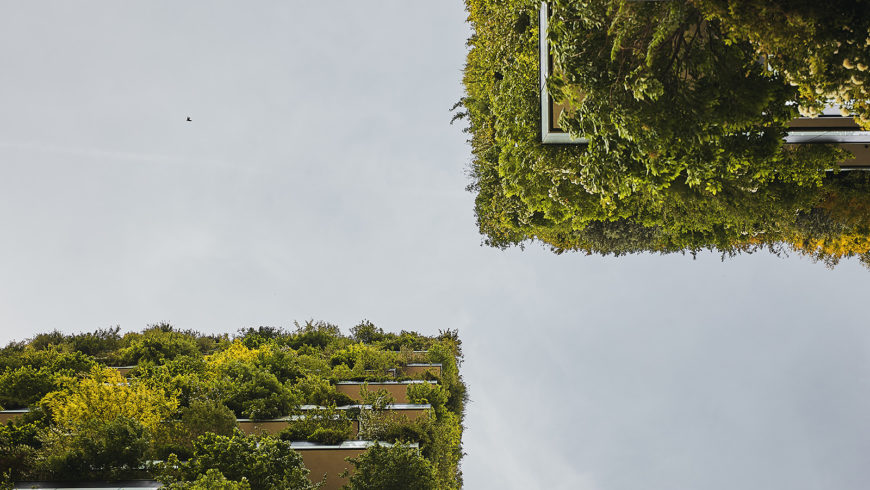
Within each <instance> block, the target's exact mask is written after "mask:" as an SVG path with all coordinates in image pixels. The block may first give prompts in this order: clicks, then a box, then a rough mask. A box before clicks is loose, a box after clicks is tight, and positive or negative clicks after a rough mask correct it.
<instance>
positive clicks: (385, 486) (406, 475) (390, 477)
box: [343, 444, 438, 490]
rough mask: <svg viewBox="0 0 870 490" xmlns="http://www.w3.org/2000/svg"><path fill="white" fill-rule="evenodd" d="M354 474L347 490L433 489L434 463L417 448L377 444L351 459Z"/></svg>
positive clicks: (434, 481) (435, 486)
mask: <svg viewBox="0 0 870 490" xmlns="http://www.w3.org/2000/svg"><path fill="white" fill-rule="evenodd" d="M348 461H350V463H351V464H353V466H354V468H355V471H354V473H353V474H352V475H350V479H349V481H348V484H347V485H345V486H344V487H343V488H345V489H348V490H406V489H409V488H413V489H415V490H434V489H436V488H438V486H437V485H436V479H435V472H434V470H433V469H432V464H431V463H429V461H427V460H426V458H424V457H423V456H422V455H421V454H420V451H418V450H417V449H414V448H411V447H408V446H404V445H401V444H395V445H392V446H384V445H380V444H375V445H373V446H372V447H370V448H369V449H368V450H367V451H366V452H364V453H362V454H360V455H359V456H357V457H356V458H348Z"/></svg>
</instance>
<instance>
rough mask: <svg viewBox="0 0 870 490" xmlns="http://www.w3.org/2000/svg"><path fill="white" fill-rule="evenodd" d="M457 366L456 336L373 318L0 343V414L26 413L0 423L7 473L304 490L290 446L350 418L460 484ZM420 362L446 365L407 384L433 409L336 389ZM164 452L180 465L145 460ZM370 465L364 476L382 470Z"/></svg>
mask: <svg viewBox="0 0 870 490" xmlns="http://www.w3.org/2000/svg"><path fill="white" fill-rule="evenodd" d="M79 349H82V350H79ZM461 360H462V351H461V343H460V341H459V339H458V338H457V335H456V332H454V331H445V332H442V333H441V334H440V335H439V336H437V337H427V336H423V335H420V334H417V333H415V332H405V331H403V332H401V333H400V334H392V333H385V332H383V331H382V330H381V329H379V328H377V327H375V326H374V325H372V324H371V323H369V322H363V323H361V324H360V325H358V326H356V327H354V328H353V329H352V330H351V335H349V336H347V335H343V334H342V333H341V331H340V330H339V329H338V327H336V326H334V325H330V324H327V323H322V322H308V323H306V324H304V325H297V326H296V328H295V330H292V331H288V330H284V329H281V328H275V327H258V328H248V329H243V330H240V331H239V332H238V333H237V334H236V335H234V336H230V335H201V334H199V333H197V332H193V331H184V330H178V329H175V328H173V327H172V326H170V325H168V324H158V325H154V326H151V327H149V328H147V329H145V330H144V331H143V332H138V333H137V332H134V333H127V334H121V333H120V330H119V329H117V328H114V329H106V330H98V331H96V332H93V333H87V334H76V335H64V334H61V333H59V332H52V333H49V334H41V335H37V336H36V337H34V338H32V339H30V340H29V341H24V342H13V343H10V344H9V345H7V346H6V347H4V348H2V349H0V409H5V410H9V409H29V411H28V412H27V413H26V414H24V415H23V416H20V417H18V418H16V419H15V420H13V421H11V422H9V423H8V424H7V425H0V476H2V475H6V477H7V478H10V479H13V480H89V479H118V478H130V477H147V476H149V475H150V476H159V477H160V478H161V481H164V482H165V483H166V484H167V485H170V488H253V489H258V488H308V487H309V486H310V485H311V483H310V482H309V480H308V477H307V476H306V475H307V472H308V470H307V469H306V468H305V467H304V466H303V465H302V462H301V459H300V456H299V455H298V454H297V453H295V452H294V451H293V449H292V448H291V442H292V441H309V442H316V443H320V444H338V443H339V442H341V441H343V440H347V439H351V438H353V437H356V434H354V433H353V432H352V430H351V427H352V423H354V421H358V420H370V421H372V422H371V423H368V424H365V426H364V430H362V429H363V426H360V428H361V430H360V436H368V437H370V438H371V439H372V440H378V441H382V442H385V443H395V442H402V443H417V444H418V445H419V453H415V454H420V455H422V456H420V457H423V458H425V461H426V465H425V467H426V468H428V469H427V473H426V475H427V476H426V478H429V476H431V478H432V479H434V480H433V481H434V482H435V485H436V488H459V486H460V485H461V472H460V470H459V459H460V458H461V456H462V449H461V445H460V438H461V434H462V414H463V412H464V403H465V399H466V392H465V385H464V384H463V382H462V379H461V377H460V376H459V371H458V364H459V363H460V362H461ZM411 362H428V363H440V364H441V365H442V368H441V371H440V373H441V374H440V375H436V374H432V373H425V376H426V377H427V379H430V380H435V381H437V384H434V385H432V386H431V387H430V385H429V384H428V383H424V384H419V383H418V384H409V386H410V387H411V388H410V389H409V393H408V396H409V399H410V400H413V401H414V402H418V403H429V404H431V405H432V409H431V415H430V416H428V417H420V418H419V419H417V420H414V421H409V420H407V419H406V418H403V417H398V416H396V415H395V414H390V415H389V416H387V415H385V414H387V413H388V410H387V407H386V405H387V404H388V403H390V402H391V399H390V398H389V397H387V396H385V395H384V394H383V393H380V392H377V391H372V392H370V393H369V392H364V393H363V395H364V396H365V397H366V398H365V399H364V401H366V402H367V403H370V404H372V403H373V402H374V403H373V406H371V407H368V406H363V407H359V406H357V405H354V403H355V402H354V401H353V400H352V399H351V398H350V397H348V396H347V395H345V394H342V393H339V392H338V391H337V389H336V387H335V383H336V382H337V381H367V382H375V381H387V380H389V381H396V380H403V379H408V377H407V376H405V375H403V374H402V367H403V366H405V365H406V364H408V363H411ZM113 366H114V367H113ZM118 366H125V368H124V369H125V370H127V369H129V370H130V372H129V373H126V375H124V374H122V372H121V370H120V369H119V368H118ZM396 368H398V370H397V369H396ZM363 386H365V385H363ZM420 386H422V387H423V388H420ZM303 405H305V406H307V408H305V411H303V410H302V406H303ZM314 405H316V406H319V407H320V408H312V407H311V406H314ZM348 405H354V406H353V407H348ZM339 407H341V409H339ZM276 417H286V418H287V419H286V420H287V424H288V425H287V428H286V429H285V430H284V431H283V432H281V433H279V434H276V435H275V436H268V435H260V436H250V435H245V434H243V433H242V432H240V431H239V429H238V428H237V419H242V418H244V419H254V420H257V419H272V418H276ZM160 460H162V461H171V462H173V463H171V464H164V465H161V466H159V467H154V466H153V465H151V464H150V463H148V462H150V461H160ZM363 461H367V460H366V459H365V458H364V459H363ZM372 464H373V463H367V465H368V466H365V468H368V469H367V471H377V468H376V467H373V466H372ZM430 473H431V475H430ZM426 481H427V482H428V481H429V480H428V479H427V480H426ZM426 484H427V485H428V483H426ZM421 488H423V487H421Z"/></svg>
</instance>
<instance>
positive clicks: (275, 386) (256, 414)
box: [222, 363, 300, 419]
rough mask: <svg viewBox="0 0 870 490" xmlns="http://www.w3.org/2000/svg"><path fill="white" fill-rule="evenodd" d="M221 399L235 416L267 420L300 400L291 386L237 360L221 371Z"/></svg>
mask: <svg viewBox="0 0 870 490" xmlns="http://www.w3.org/2000/svg"><path fill="white" fill-rule="evenodd" d="M224 376H225V378H224V379H223V380H222V381H223V384H222V388H223V390H224V392H225V393H226V397H225V399H224V402H225V403H226V405H227V406H228V407H230V409H231V410H232V411H233V412H235V413H236V414H237V415H238V416H239V417H246V418H251V419H269V418H275V417H280V416H283V415H286V414H288V413H289V412H290V410H291V408H292V407H293V406H294V405H296V404H298V403H299V402H300V398H299V396H298V393H296V392H295V390H293V388H292V386H289V385H287V384H284V383H281V381H279V380H278V377H277V376H275V375H274V374H272V373H271V372H269V371H268V370H266V369H264V368H261V367H259V366H256V365H254V364H247V363H238V364H234V365H232V366H229V367H228V368H227V369H226V370H225V372H224Z"/></svg>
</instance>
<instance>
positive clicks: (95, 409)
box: [43, 366, 178, 430]
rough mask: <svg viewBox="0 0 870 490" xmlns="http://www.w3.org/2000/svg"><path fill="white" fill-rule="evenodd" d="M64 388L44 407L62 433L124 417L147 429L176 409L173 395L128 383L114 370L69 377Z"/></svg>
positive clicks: (49, 397) (107, 369) (155, 426)
mask: <svg viewBox="0 0 870 490" xmlns="http://www.w3.org/2000/svg"><path fill="white" fill-rule="evenodd" d="M65 385H66V386H65V388H64V389H62V390H60V391H56V392H52V393H50V394H48V395H47V396H46V397H45V398H44V399H43V403H44V405H45V406H46V407H47V408H48V409H49V410H50V412H51V414H52V418H53V421H54V423H55V424H56V425H57V427H58V428H60V429H62V430H75V429H77V428H79V427H80V426H88V425H89V424H91V423H92V422H111V421H113V420H115V419H117V418H119V417H126V418H128V419H130V420H135V421H136V422H138V423H140V424H142V426H143V427H145V428H146V429H148V430H153V429H156V428H157V426H158V425H159V424H160V423H161V422H162V421H163V420H165V419H166V418H168V417H169V415H170V414H172V413H173V412H174V411H175V409H176V408H177V407H178V400H177V399H176V398H175V396H174V395H175V394H173V393H165V392H164V391H162V390H160V389H159V388H155V387H150V386H147V385H146V384H144V383H141V382H139V381H137V380H130V381H128V380H127V379H125V378H124V377H123V376H121V374H119V373H118V371H117V370H115V369H111V368H106V367H99V366H95V367H94V368H92V369H91V371H90V373H89V376H88V377H86V378H70V379H67V380H66V382H65Z"/></svg>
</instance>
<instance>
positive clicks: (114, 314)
mask: <svg viewBox="0 0 870 490" xmlns="http://www.w3.org/2000/svg"><path fill="white" fill-rule="evenodd" d="M2 6H3V8H2V13H3V15H0V227H2V233H0V325H2V331H0V343H2V344H5V343H6V342H8V341H10V340H13V339H17V340H20V339H24V338H27V337H29V336H32V335H33V334H35V333H38V332H44V331H50V330H53V329H59V330H62V331H64V332H79V331H85V330H93V329H95V328H99V327H107V326H112V325H120V326H121V327H122V328H123V329H124V330H140V329H142V328H143V327H145V326H146V325H147V324H150V323H156V322H162V321H167V322H170V323H172V324H174V325H176V326H177V327H180V328H192V329H197V330H200V331H203V332H233V331H235V330H236V329H238V328H240V327H246V326H257V325H274V326H285V327H292V322H293V320H299V321H304V320H307V319H319V320H325V321H329V322H332V323H335V324H338V325H339V326H341V327H342V328H343V329H344V330H345V331H347V329H349V328H350V327H352V326H353V325H354V324H356V323H357V322H358V321H360V320H361V319H364V318H365V319H369V320H371V321H373V322H374V323H376V324H377V325H378V326H380V327H382V328H384V329H385V330H390V331H398V330H401V329H410V330H417V331H420V332H423V333H427V334H435V333H437V332H438V330H439V329H447V328H458V329H459V331H460V335H461V338H462V340H463V342H464V344H463V345H464V351H465V356H466V362H465V363H464V365H463V371H462V372H463V375H464V378H465V381H466V382H467V383H468V384H469V389H470V395H471V402H470V403H469V405H468V411H467V416H466V426H467V429H466V431H465V434H464V447H465V450H466V452H467V456H466V457H465V459H464V460H463V472H464V475H465V484H466V488H469V489H487V488H506V489H529V488H548V489H579V490H638V489H645V490H673V489H690V490H696V489H705V490H706V489H711V490H719V489H721V490H733V489H741V490H752V489H758V490H770V489H789V490H804V489H819V490H830V489H838V490H840V489H847V490H848V489H864V488H866V487H867V481H870V465H868V456H870V415H868V414H870V328H868V321H867V300H868V286H867V285H868V281H870V271H867V270H866V269H864V268H862V267H861V266H860V265H859V264H858V263H857V262H846V263H843V264H842V265H840V266H839V267H837V268H836V269H835V270H833V271H831V270H827V269H825V267H824V266H823V265H821V264H814V263H812V262H811V261H809V260H807V259H803V258H800V257H790V258H777V257H773V256H770V255H767V254H756V255H752V256H742V257H737V258H735V259H730V260H726V261H724V262H722V261H720V259H719V257H718V255H715V254H702V255H701V256H699V258H698V259H697V260H693V259H692V258H691V257H690V256H679V255H674V256H656V255H641V256H633V257H623V258H601V257H587V256H584V255H581V254H564V255H560V256H556V255H553V254H551V253H550V252H549V251H547V250H546V249H544V248H542V247H539V246H537V245H532V246H530V247H528V248H527V249H526V250H525V251H522V250H517V249H514V250H509V251H499V250H496V249H490V248H486V247H481V246H480V242H481V237H480V236H479V235H478V232H477V229H476V227H475V224H474V216H473V212H472V205H473V195H472V194H470V193H467V192H465V191H464V187H465V185H466V184H467V183H468V180H467V177H466V175H465V170H466V168H467V166H468V163H469V161H470V159H471V156H470V148H469V146H468V145H467V144H466V142H465V140H466V138H467V135H465V134H463V133H462V132H461V125H460V126H451V125H449V120H450V113H449V108H450V107H451V106H452V105H453V103H454V102H456V101H457V100H458V99H459V98H460V97H461V96H462V93H463V92H462V86H461V83H460V80H461V72H462V67H463V64H464V57H465V53H466V46H465V40H466V38H467V37H468V34H469V31H468V26H467V25H466V24H465V12H464V11H463V5H462V3H461V2H460V1H459V0H453V1H438V2H409V1H407V0H405V1H371V2H358V1H334V0H329V1H320V2H287V1H283V2H277V1H276V2H218V1H213V0H210V1H186V2H178V1H175V0H173V1H154V0H149V1H147V2H145V1H138V2H134V1H127V2H119V1H117V0H112V1H105V2H95V1H85V0H78V1H76V2H70V1H56V2H44V1H29V2H12V1H3V2H2ZM188 116H190V117H191V118H192V119H193V121H192V122H189V123H188V122H186V121H185V119H186V118H187V117H188Z"/></svg>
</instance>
